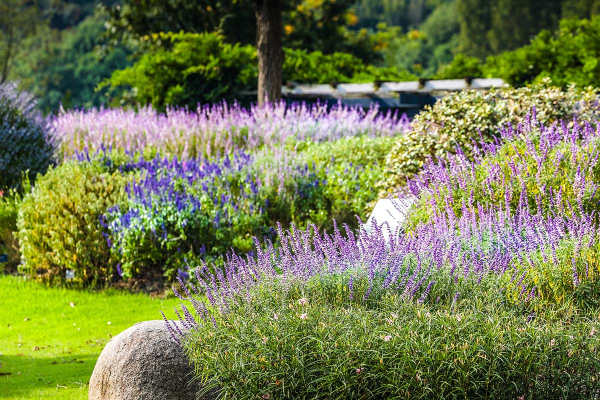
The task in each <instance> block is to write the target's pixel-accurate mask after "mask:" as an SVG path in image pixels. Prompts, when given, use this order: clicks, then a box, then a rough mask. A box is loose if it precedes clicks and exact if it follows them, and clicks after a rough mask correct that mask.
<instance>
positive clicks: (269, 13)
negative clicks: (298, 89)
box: [254, 0, 284, 104]
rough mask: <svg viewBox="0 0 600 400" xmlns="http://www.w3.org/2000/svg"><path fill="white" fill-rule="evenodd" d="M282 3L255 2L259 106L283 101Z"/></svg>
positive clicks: (261, 0)
mask: <svg viewBox="0 0 600 400" xmlns="http://www.w3.org/2000/svg"><path fill="white" fill-rule="evenodd" d="M282 3H283V0H254V12H255V15H256V53H257V57H258V104H263V103H264V102H265V101H279V100H280V99H281V84H282V83H283V58H284V56H283V46H282V44H281V39H282V34H283V25H282V21H281V13H282V11H283V7H282V6H283V4H282Z"/></svg>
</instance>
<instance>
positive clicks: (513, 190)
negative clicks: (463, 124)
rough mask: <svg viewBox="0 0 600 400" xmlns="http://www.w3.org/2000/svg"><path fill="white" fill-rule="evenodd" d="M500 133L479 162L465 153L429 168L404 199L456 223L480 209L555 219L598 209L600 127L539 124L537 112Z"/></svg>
mask: <svg viewBox="0 0 600 400" xmlns="http://www.w3.org/2000/svg"><path fill="white" fill-rule="evenodd" d="M500 134H501V137H500V139H498V140H496V141H495V142H493V143H489V144H486V143H481V144H480V146H481V147H480V148H478V149H476V155H475V160H474V161H469V160H468V159H467V158H466V157H465V155H464V154H463V153H461V152H459V153H458V154H457V155H455V156H451V157H449V159H448V160H447V162H439V163H433V162H431V163H429V164H427V165H426V166H425V168H424V170H423V171H422V173H421V174H420V176H418V177H417V178H416V179H413V180H411V181H409V182H408V184H407V186H406V187H405V188H403V189H401V191H400V196H401V197H405V196H410V197H413V196H414V197H419V198H420V201H421V207H422V208H423V209H429V210H432V213H433V214H435V215H436V216H437V217H444V216H445V217H446V218H451V219H452V218H456V217H457V216H458V215H460V214H461V213H464V212H466V211H470V212H472V213H473V212H477V208H478V207H479V206H480V205H483V206H485V207H492V208H494V209H501V208H507V209H511V210H512V211H513V212H516V211H520V212H521V213H523V212H534V213H539V214H551V215H554V216H569V215H572V214H574V213H580V214H586V213H590V212H593V211H595V210H596V209H597V208H598V204H599V200H600V197H599V196H600V193H598V189H599V188H600V182H599V181H598V176H599V173H600V164H599V163H598V158H599V156H600V125H599V127H592V126H591V125H589V124H582V125H580V124H577V123H576V124H574V126H573V128H572V129H570V128H569V127H568V126H567V125H566V124H565V123H561V124H554V125H552V126H550V127H544V126H541V125H540V126H538V124H537V122H536V120H535V113H533V114H532V115H531V117H530V118H528V119H527V120H526V121H525V123H523V124H520V125H518V126H517V127H516V128H513V127H512V126H506V127H503V128H501V129H500Z"/></svg>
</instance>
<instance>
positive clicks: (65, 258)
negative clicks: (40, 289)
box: [17, 161, 129, 284]
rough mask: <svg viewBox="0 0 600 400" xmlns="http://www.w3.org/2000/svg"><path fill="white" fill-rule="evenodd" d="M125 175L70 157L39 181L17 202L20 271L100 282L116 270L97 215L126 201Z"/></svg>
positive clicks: (54, 279) (53, 279)
mask: <svg viewBox="0 0 600 400" xmlns="http://www.w3.org/2000/svg"><path fill="white" fill-rule="evenodd" d="M128 179H129V178H128V177H127V176H124V175H123V174H121V173H119V172H112V173H111V172H108V171H107V170H106V168H105V167H104V166H102V165H99V164H98V163H93V162H89V163H78V162H74V161H68V162H65V163H63V164H61V165H60V166H59V167H57V168H54V169H51V170H50V171H48V173H47V174H46V175H44V176H43V177H41V178H40V179H38V181H37V183H36V185H35V188H34V189H33V190H32V192H31V193H29V194H27V195H26V196H25V197H24V199H23V201H22V203H21V206H20V210H19V216H18V220H17V228H18V239H19V241H20V248H21V254H22V257H23V260H24V264H23V265H22V271H23V272H25V273H27V274H28V275H30V276H32V277H34V278H36V279H39V280H43V281H46V282H64V281H65V279H66V270H67V269H70V270H73V271H74V273H75V275H74V280H73V283H75V284H90V283H99V284H100V283H104V282H106V281H107V280H109V279H110V278H111V276H112V274H113V273H114V270H115V264H116V263H115V260H114V258H113V257H111V254H110V249H109V247H108V245H107V241H106V238H105V236H104V235H103V234H106V232H105V231H104V229H103V227H102V226H101V225H100V215H101V214H102V213H104V212H105V211H106V210H107V209H108V207H111V206H114V205H117V204H120V203H121V202H123V201H124V197H125V191H124V188H125V185H126V183H127V181H128Z"/></svg>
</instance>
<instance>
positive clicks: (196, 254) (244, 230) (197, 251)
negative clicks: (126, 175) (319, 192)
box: [103, 152, 269, 279]
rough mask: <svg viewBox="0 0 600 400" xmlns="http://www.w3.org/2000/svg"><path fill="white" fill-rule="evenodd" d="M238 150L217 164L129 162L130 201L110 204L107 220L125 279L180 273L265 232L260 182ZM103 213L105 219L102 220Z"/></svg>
mask: <svg viewBox="0 0 600 400" xmlns="http://www.w3.org/2000/svg"><path fill="white" fill-rule="evenodd" d="M251 161H252V160H251V158H250V157H249V156H248V155H246V154H244V153H242V152H239V153H237V154H235V155H234V156H233V157H231V158H229V157H224V158H223V159H220V160H218V161H215V162H210V161H206V160H188V161H178V160H176V159H175V160H172V161H171V160H169V159H168V158H164V159H163V158H160V156H157V157H155V158H154V159H152V160H150V161H145V160H141V161H139V162H135V161H130V162H129V163H128V164H126V166H125V168H124V169H125V170H134V171H139V172H140V174H141V176H140V177H139V179H135V180H134V181H132V182H130V183H129V185H128V186H127V189H126V192H127V195H128V201H127V202H126V203H124V204H122V205H121V206H120V207H118V206H117V207H111V208H110V209H109V210H108V212H107V214H106V218H105V219H106V222H105V223H104V225H105V226H106V227H107V228H108V231H109V232H110V241H111V246H112V252H113V256H114V257H115V259H117V260H118V261H119V262H120V263H121V265H122V267H121V268H122V269H121V270H120V271H119V272H120V273H121V275H122V276H123V277H124V278H131V277H138V276H140V274H143V273H148V272H151V273H157V272H162V273H163V274H164V276H165V277H166V278H169V279H173V278H175V277H176V276H178V275H179V276H182V277H185V276H186V275H187V272H186V271H187V268H188V265H189V263H195V262H199V260H206V261H208V262H214V261H217V259H218V258H219V257H220V256H221V255H223V254H225V253H227V252H228V251H231V250H236V251H242V252H245V251H249V250H251V248H252V237H253V236H255V235H256V236H259V237H262V236H263V235H265V234H268V233H269V228H268V226H267V224H266V221H265V218H264V211H263V208H262V207H264V204H262V207H261V205H260V204H259V203H258V202H259V201H260V197H259V196H257V193H258V190H259V188H260V182H257V180H258V179H257V178H255V177H252V176H251V175H250V174H248V173H247V170H246V169H244V168H245V167H246V166H247V165H248V163H249V162H251ZM103 219H104V218H103Z"/></svg>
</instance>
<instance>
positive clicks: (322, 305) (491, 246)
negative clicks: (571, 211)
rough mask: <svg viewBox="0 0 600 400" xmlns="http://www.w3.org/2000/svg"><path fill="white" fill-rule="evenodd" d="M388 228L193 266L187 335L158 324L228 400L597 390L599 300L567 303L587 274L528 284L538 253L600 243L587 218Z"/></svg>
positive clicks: (571, 394) (591, 275) (503, 217)
mask: <svg viewBox="0 0 600 400" xmlns="http://www.w3.org/2000/svg"><path fill="white" fill-rule="evenodd" d="M384 229H386V226H385V225H384V226H378V227H377V228H376V229H374V231H373V232H372V233H370V234H367V233H366V232H364V231H363V232H362V233H361V234H360V235H355V234H354V233H353V232H352V230H350V229H345V231H346V232H345V234H344V235H342V233H341V232H340V231H339V230H337V229H335V230H334V231H333V232H332V233H331V234H327V233H323V234H320V233H318V232H317V231H316V230H315V229H314V227H309V229H307V230H300V229H295V228H294V227H292V229H291V230H290V231H288V232H283V231H282V230H281V228H279V238H280V243H281V245H280V246H279V247H278V248H275V247H273V246H272V245H267V246H266V248H265V249H261V246H259V245H258V243H257V246H256V250H255V257H250V256H247V257H240V256H236V255H232V256H230V257H229V259H228V263H227V264H226V265H225V266H224V267H223V268H220V269H215V268H209V267H208V266H206V265H204V266H203V267H201V268H199V269H197V270H196V271H195V275H196V281H197V285H189V287H185V285H183V287H184V292H185V293H181V294H180V293H177V295H178V296H180V297H181V299H182V300H183V301H186V302H187V306H186V305H182V309H181V311H182V313H181V314H180V315H181V319H182V323H183V324H184V326H186V327H187V328H189V329H190V331H189V333H188V334H186V335H181V334H180V333H179V332H178V331H177V330H176V328H175V327H174V325H172V324H171V323H169V322H167V325H168V327H169V329H170V331H171V333H172V335H173V337H174V339H175V340H178V341H180V342H181V343H182V345H183V346H184V347H185V348H186V350H187V353H188V355H189V357H190V359H191V360H192V361H193V362H194V363H195V366H196V373H197V375H198V377H199V379H202V380H204V382H205V384H206V387H207V388H212V387H216V388H220V390H221V392H222V394H223V395H224V396H225V397H226V398H227V397H231V396H235V398H255V397H257V396H259V397H260V396H264V395H269V396H274V397H276V398H314V397H319V396H322V397H325V398H349V397H355V396H365V397H369V398H388V397H394V396H400V397H406V396H408V395H409V394H410V396H411V397H413V396H414V397H418V398H453V397H457V396H459V397H466V398H514V397H515V396H517V395H518V396H521V395H532V396H535V397H540V398H544V397H545V396H556V395H557V394H558V393H567V394H568V398H586V396H590V395H591V396H594V395H597V394H598V393H599V392H598V391H599V390H600V388H599V386H598V378H599V376H598V370H597V368H596V367H595V365H596V363H597V362H598V361H600V358H599V357H598V354H597V351H598V350H600V349H599V348H598V345H599V344H600V343H599V342H598V337H597V336H596V335H595V333H594V334H590V333H592V332H595V331H597V330H598V324H599V321H598V318H597V315H598V314H597V311H598V310H597V309H594V306H595V304H597V303H594V301H597V300H598V297H599V296H598V292H591V293H588V296H589V299H584V300H583V303H582V304H583V307H581V308H578V306H577V304H576V303H577V296H576V294H575V293H574V292H575V290H577V288H578V287H580V285H582V284H587V283H589V282H594V281H595V279H596V278H597V276H598V268H597V266H594V267H593V268H591V267H590V268H588V265H587V264H586V261H587V255H586V254H584V253H571V254H569V256H571V257H573V259H574V260H575V263H574V264H573V266H572V268H571V270H570V271H569V274H568V278H567V279H571V280H572V282H573V284H572V285H571V286H569V287H568V288H563V292H562V296H561V297H559V296H554V297H551V296H542V295H541V294H540V290H539V288H538V284H537V283H536V282H535V281H533V280H532V279H526V278H525V277H524V275H527V273H528V271H529V268H532V265H533V268H534V269H535V268H537V267H538V266H541V267H543V263H544V262H546V263H549V262H551V261H549V260H548V259H547V258H545V257H538V255H540V254H544V255H545V254H549V253H550V252H551V251H552V249H557V251H558V252H559V253H560V256H563V254H562V253H561V252H562V249H563V247H564V246H567V247H568V246H569V245H571V244H573V243H579V242H581V245H582V247H585V246H587V245H589V244H590V243H597V242H598V237H597V226H596V224H595V223H594V222H593V221H592V220H591V219H590V218H588V217H587V216H586V217H582V216H574V217H573V218H571V219H569V220H568V221H567V220H565V219H564V218H560V217H558V218H542V217H538V216H535V215H532V214H529V213H526V212H523V213H521V214H517V215H511V213H509V212H503V211H493V210H492V211H490V212H487V213H486V212H484V211H483V210H480V214H479V215H478V216H477V218H476V216H475V215H473V214H468V213H465V214H463V215H461V216H460V217H459V218H457V219H455V220H448V219H442V218H440V219H437V220H435V221H433V222H432V223H429V224H421V225H419V226H418V227H417V228H416V229H415V230H414V231H413V232H411V233H410V234H406V235H396V236H394V238H393V239H392V240H391V241H387V240H386V237H387V235H385V234H384ZM575 274H577V276H578V279H579V281H578V282H577V283H575V282H574V279H575V278H574V276H575ZM590 300H591V301H590ZM590 309H591V310H592V311H584V310H590ZM578 310H581V311H578ZM570 337H573V338H577V339H576V340H575V339H570ZM567 338H569V339H567ZM569 340H575V342H569ZM557 343H558V344H559V345H557ZM575 343H577V344H575ZM576 352H578V353H577V354H579V355H580V356H579V357H574V356H573V355H574V354H576ZM583 354H585V356H583ZM575 375H576V376H577V377H578V378H577V384H575V383H574V382H573V381H572V379H573V377H574V376H575ZM507 382H509V383H510V385H507ZM587 398H589V397H587Z"/></svg>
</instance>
